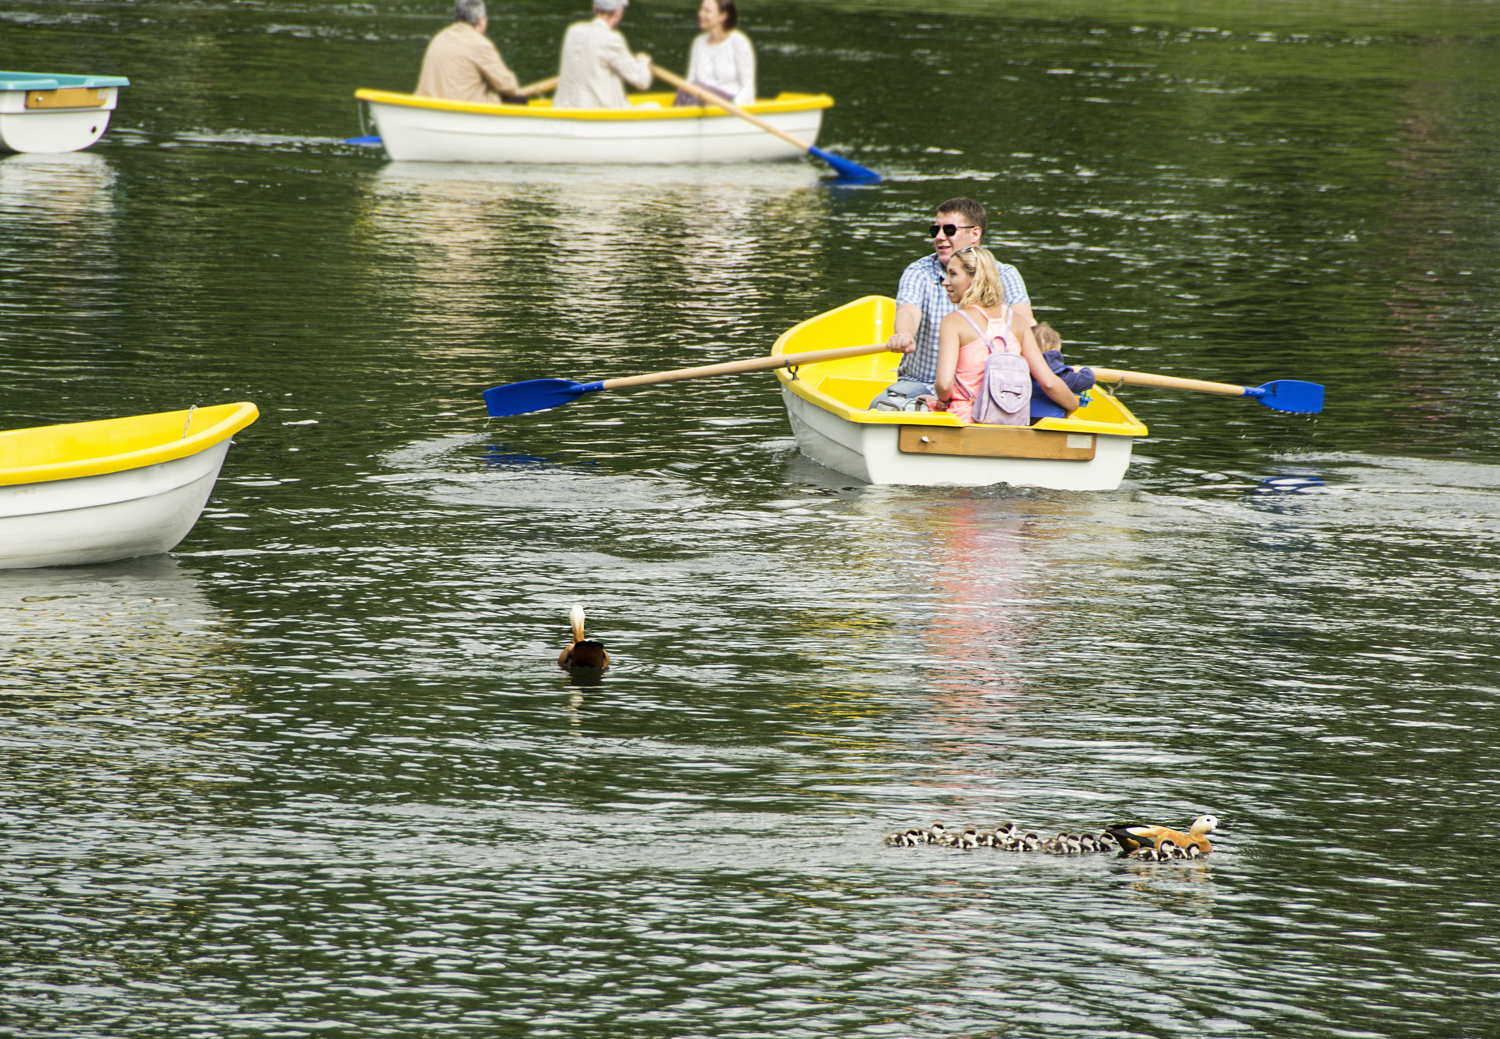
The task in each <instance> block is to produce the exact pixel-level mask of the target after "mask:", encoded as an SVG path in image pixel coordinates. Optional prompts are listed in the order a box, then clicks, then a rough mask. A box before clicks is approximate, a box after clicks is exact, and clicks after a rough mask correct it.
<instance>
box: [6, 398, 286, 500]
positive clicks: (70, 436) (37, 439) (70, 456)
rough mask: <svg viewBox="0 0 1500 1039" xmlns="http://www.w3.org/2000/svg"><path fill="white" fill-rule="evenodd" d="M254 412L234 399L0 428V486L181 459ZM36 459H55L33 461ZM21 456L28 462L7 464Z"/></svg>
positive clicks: (237, 428) (237, 427) (226, 433)
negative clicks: (52, 459) (143, 412)
mask: <svg viewBox="0 0 1500 1039" xmlns="http://www.w3.org/2000/svg"><path fill="white" fill-rule="evenodd" d="M259 416H260V409H259V408H257V407H256V406H255V405H254V404H251V403H250V402H248V401H240V402H238V403H234V404H213V405H209V406H207V407H201V408H198V407H195V408H183V409H182V410H181V411H159V412H155V413H153V414H150V415H128V416H125V417H123V418H110V419H98V420H95V421H93V422H63V423H59V424H57V425H52V426H30V427H27V428H25V429H6V430H0V486H15V485H18V484H29V483H51V482H53V481H55V480H75V479H78V478H79V477H83V476H103V475H105V474H107V473H118V472H124V471H126V470H128V469H140V468H144V467H145V466H148V465H157V464H159V463H161V462H170V461H172V460H174V459H177V458H186V457H188V456H189V455H195V454H197V453H198V452H200V451H204V450H207V449H208V448H210V447H213V446H214V445H215V444H218V443H220V442H221V441H223V440H226V439H228V438H229V437H231V436H233V435H234V434H235V433H238V432H239V431H240V430H242V429H244V428H245V427H246V426H248V425H250V423H252V422H254V421H255V420H256V419H257V418H258V417H259ZM204 423H207V425H203V424H204ZM195 426H196V427H200V428H198V429H197V432H193V431H192V430H193V428H194V427H195ZM101 452H107V453H101ZM37 458H57V459H58V460H57V461H51V462H37V461H34V459H37ZM27 459H33V461H31V462H30V463H29V464H25V465H10V464H8V463H9V462H11V461H13V460H16V461H26V460H27Z"/></svg>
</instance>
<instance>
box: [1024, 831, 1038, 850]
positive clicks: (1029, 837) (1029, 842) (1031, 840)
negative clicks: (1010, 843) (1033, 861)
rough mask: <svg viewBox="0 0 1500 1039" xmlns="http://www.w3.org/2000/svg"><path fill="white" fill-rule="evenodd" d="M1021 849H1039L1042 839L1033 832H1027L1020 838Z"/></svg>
mask: <svg viewBox="0 0 1500 1039" xmlns="http://www.w3.org/2000/svg"><path fill="white" fill-rule="evenodd" d="M1021 850H1022V851H1041V850H1042V839H1041V838H1040V837H1038V836H1037V835H1036V834H1035V833H1027V834H1026V835H1025V836H1023V837H1022V838H1021Z"/></svg>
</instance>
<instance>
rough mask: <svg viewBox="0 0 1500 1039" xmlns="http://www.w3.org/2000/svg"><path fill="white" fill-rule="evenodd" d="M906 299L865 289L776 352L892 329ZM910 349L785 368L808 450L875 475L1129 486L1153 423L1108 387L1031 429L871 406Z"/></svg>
mask: <svg viewBox="0 0 1500 1039" xmlns="http://www.w3.org/2000/svg"><path fill="white" fill-rule="evenodd" d="M895 316H896V301H895V300H893V299H891V298H890V297H888V296H865V297H864V298H863V299H857V300H855V301H854V302H852V303H846V304H845V305H844V306H842V307H838V308H837V309H835V310H830V311H828V312H827V313H826V314H820V315H819V316H817V317H814V318H810V319H809V320H807V321H804V322H802V323H801V324H799V325H796V326H795V327H793V328H791V329H789V330H788V331H786V332H785V333H783V334H782V336H781V338H780V339H778V340H777V341H776V345H775V346H774V347H772V350H771V352H772V353H773V354H783V353H788V354H789V353H801V352H803V351H807V350H821V349H829V348H834V347H841V346H853V345H856V344H859V343H879V342H883V341H884V340H886V339H888V338H889V337H890V334H891V331H892V328H893V327H894V326H893V323H894V321H895ZM900 362H901V355H900V354H896V353H889V352H887V353H879V354H870V355H866V356H864V357H850V358H845V359H843V360H838V361H827V362H823V363H819V364H812V365H807V366H805V367H802V368H797V369H789V370H788V369H783V370H779V371H777V373H776V377H777V378H778V379H779V380H780V381H781V396H782V400H783V401H784V402H785V403H786V411H787V416H788V417H789V418H790V419H791V423H792V430H793V432H794V433H795V434H796V436H797V445H798V447H800V448H801V449H802V453H803V454H805V455H807V456H808V457H809V458H811V459H813V460H814V461H816V462H819V463H821V464H823V465H826V466H828V467H829V468H830V469H836V470H838V471H839V472H841V473H844V474H845V475H846V476H852V477H854V478H855V479H858V480H864V481H865V482H866V483H878V484H887V483H888V484H912V485H919V486H936V485H941V484H951V485H958V486H970V487H980V486H987V485H989V484H994V483H1008V484H1011V485H1013V486H1018V487H1051V488H1056V489H1058V490H1072V491H1104V490H1113V489H1114V488H1116V487H1118V486H1120V481H1121V480H1122V479H1124V477H1125V469H1126V467H1127V466H1129V464H1130V449H1131V443H1132V441H1133V440H1134V438H1135V437H1138V436H1145V435H1146V427H1145V426H1143V425H1141V423H1140V422H1138V421H1137V420H1136V418H1135V416H1134V415H1132V414H1131V413H1130V412H1129V410H1128V409H1126V407H1125V405H1124V404H1121V403H1120V402H1119V401H1118V400H1116V399H1115V398H1114V397H1113V396H1112V395H1111V394H1109V393H1107V392H1105V391H1104V390H1102V389H1101V388H1099V387H1095V388H1094V389H1093V390H1092V391H1091V393H1092V397H1093V399H1092V400H1091V401H1090V402H1089V403H1088V404H1086V405H1085V406H1083V407H1081V408H1079V409H1078V410H1077V411H1076V412H1074V413H1073V415H1072V416H1070V417H1068V418H1065V419H1052V418H1048V419H1042V420H1041V421H1040V422H1038V423H1037V424H1036V425H1035V426H1032V427H1030V428H1016V427H1010V426H977V425H969V426H965V425H963V424H962V423H960V422H959V421H958V420H957V419H955V418H954V417H953V416H952V415H949V414H947V413H945V412H899V411H868V410H866V409H867V408H868V406H869V403H870V401H871V400H872V399H874V397H875V396H876V395H877V394H879V393H880V391H881V390H883V389H884V388H885V387H886V386H888V385H890V384H891V383H892V382H893V381H895V378H896V367H897V365H898V364H900Z"/></svg>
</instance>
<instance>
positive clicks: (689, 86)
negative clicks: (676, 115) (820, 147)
mask: <svg viewBox="0 0 1500 1039" xmlns="http://www.w3.org/2000/svg"><path fill="white" fill-rule="evenodd" d="M651 71H652V72H653V73H655V74H656V78H657V79H660V80H662V81H664V82H667V83H670V84H672V86H674V87H676V88H677V89H678V90H685V91H687V92H688V93H689V94H692V95H693V96H694V97H696V98H697V99H698V100H699V101H702V102H703V103H704V104H706V105H716V106H718V107H719V108H722V109H724V111H726V112H728V113H730V114H731V115H737V116H739V117H740V118H741V119H743V120H745V122H747V123H749V124H751V125H752V126H758V127H760V128H761V129H762V130H764V131H765V132H766V133H768V134H772V135H774V136H776V137H780V138H781V139H782V140H783V141H785V142H786V143H787V144H790V145H791V146H792V147H794V148H797V149H799V150H801V151H807V150H808V149H809V148H810V147H811V145H808V144H805V143H803V142H802V141H799V140H797V138H795V137H793V136H792V135H791V134H789V133H787V132H786V131H785V130H783V129H781V128H780V127H779V126H772V125H771V124H770V123H768V122H766V121H765V120H764V119H762V118H761V117H760V116H756V115H751V114H750V113H749V112H747V111H745V110H744V109H743V108H741V107H740V106H739V105H737V104H735V103H734V102H733V101H729V100H727V99H725V98H722V97H720V96H719V95H718V94H715V93H714V92H713V91H712V90H705V89H703V88H702V87H700V86H698V84H696V83H689V82H688V81H687V80H685V79H683V78H682V77H681V76H679V75H677V74H676V73H675V72H668V71H667V70H666V69H664V68H662V67H661V66H660V65H652V66H651Z"/></svg>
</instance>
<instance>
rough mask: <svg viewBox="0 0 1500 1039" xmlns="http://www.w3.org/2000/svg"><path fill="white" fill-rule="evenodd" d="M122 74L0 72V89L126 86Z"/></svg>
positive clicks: (126, 81) (127, 82)
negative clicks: (87, 74)
mask: <svg viewBox="0 0 1500 1039" xmlns="http://www.w3.org/2000/svg"><path fill="white" fill-rule="evenodd" d="M128 86H130V80H129V79H127V78H126V77H124V76H75V75H69V74H66V73H61V72H0V90H63V89H66V88H68V87H128Z"/></svg>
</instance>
